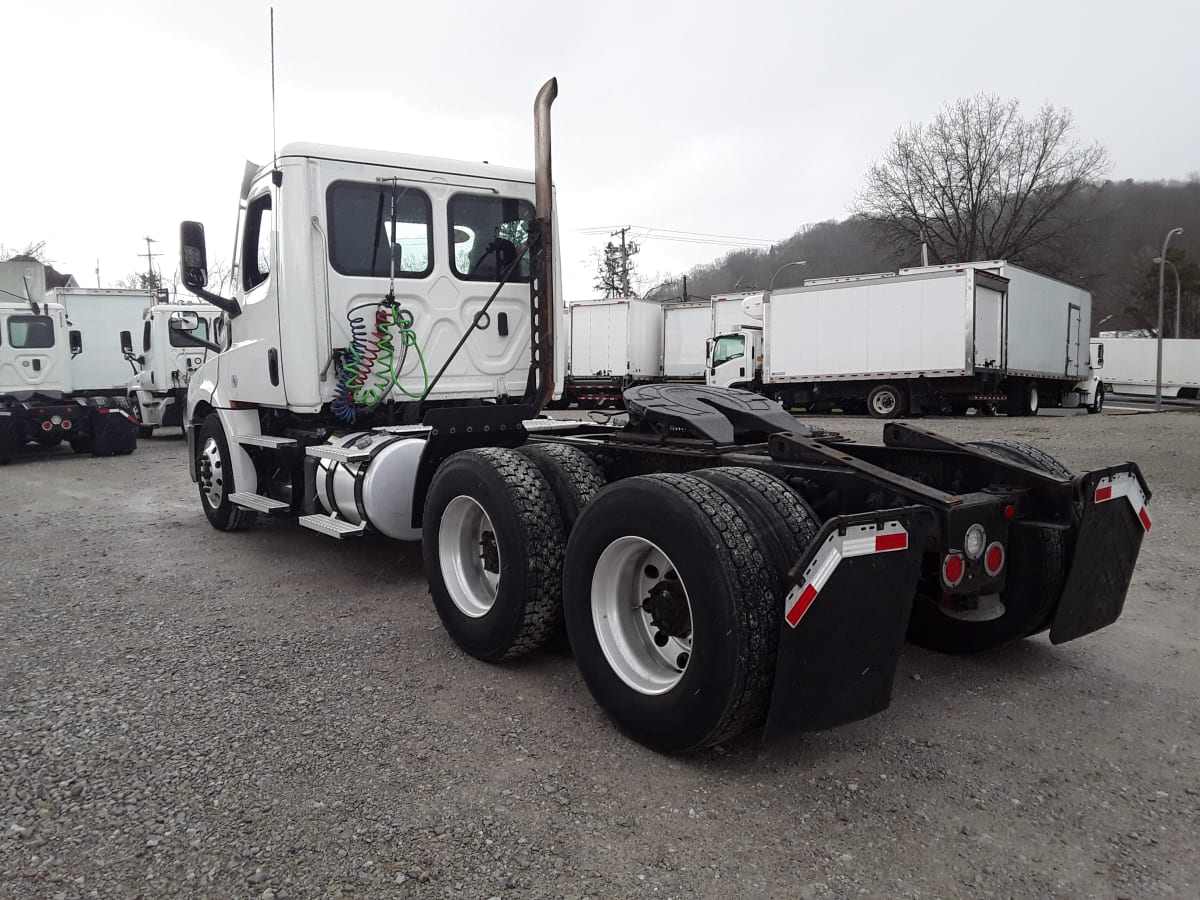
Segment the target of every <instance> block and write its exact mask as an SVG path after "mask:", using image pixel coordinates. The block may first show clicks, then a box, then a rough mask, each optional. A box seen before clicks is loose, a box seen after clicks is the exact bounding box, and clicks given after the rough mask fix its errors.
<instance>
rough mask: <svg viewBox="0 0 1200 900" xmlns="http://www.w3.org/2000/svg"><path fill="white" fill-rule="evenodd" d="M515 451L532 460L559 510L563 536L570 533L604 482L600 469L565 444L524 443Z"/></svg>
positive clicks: (587, 457) (586, 457)
mask: <svg viewBox="0 0 1200 900" xmlns="http://www.w3.org/2000/svg"><path fill="white" fill-rule="evenodd" d="M518 452H520V453H522V454H524V455H525V456H528V457H529V459H530V460H532V461H533V464H534V465H535V466H537V467H538V471H540V472H541V473H542V476H543V477H544V478H545V479H546V481H547V483H548V484H549V485H550V491H551V493H553V494H554V499H555V500H556V501H558V511H559V512H560V513H561V514H562V520H563V529H564V539H565V538H567V537H570V535H571V529H572V528H573V527H574V526H575V520H576V519H578V518H579V513H580V512H582V510H583V508H584V507H585V506H587V505H588V503H589V502H590V501H591V499H592V497H594V496H596V493H597V492H598V491H599V490H600V489H601V488H603V487H604V486H605V485H606V484H608V481H607V479H606V478H605V477H604V473H603V472H601V471H600V467H599V466H597V465H596V464H595V463H594V462H592V460H591V458H590V457H589V456H588V455H587V454H586V453H584V452H583V451H582V450H577V449H576V448H574V447H568V446H567V445H566V444H551V443H545V444H538V443H533V444H525V445H524V446H523V447H520V448H518Z"/></svg>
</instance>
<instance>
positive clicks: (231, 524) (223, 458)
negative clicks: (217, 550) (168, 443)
mask: <svg viewBox="0 0 1200 900" xmlns="http://www.w3.org/2000/svg"><path fill="white" fill-rule="evenodd" d="M197 444H198V445H199V448H200V449H199V451H198V452H197V454H196V476H197V477H196V483H197V484H198V485H199V488H200V505H201V506H202V507H204V515H205V516H207V517H208V523H209V524H210V525H212V527H213V528H215V529H217V530H218V531H244V530H245V529H247V528H249V527H250V526H251V525H253V524H254V521H255V519H256V518H258V514H257V513H255V512H254V511H253V510H249V509H242V508H241V507H240V506H235V505H234V504H233V503H232V502H230V500H229V495H230V494H232V493H233V492H234V491H236V490H238V488H237V487H236V486H235V485H234V482H233V466H232V465H231V464H230V457H229V442H228V441H227V440H226V438H225V429H224V428H223V427H222V426H221V419H220V417H219V416H218V415H217V414H216V413H209V415H208V418H206V419H205V420H204V424H203V425H202V426H200V438H199V440H198V441H197ZM242 489H243V490H248V491H251V492H255V491H257V489H258V486H257V485H246V486H244V487H243V488H242Z"/></svg>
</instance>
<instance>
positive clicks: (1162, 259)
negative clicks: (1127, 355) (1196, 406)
mask: <svg viewBox="0 0 1200 900" xmlns="http://www.w3.org/2000/svg"><path fill="white" fill-rule="evenodd" d="M1177 234H1183V229H1182V228H1172V229H1171V230H1170V231H1168V232H1167V236H1166V237H1165V238H1163V246H1162V253H1160V254H1159V256H1158V365H1157V368H1156V370H1155V376H1154V411H1155V412H1162V342H1163V336H1162V333H1163V280H1164V276H1165V275H1166V265H1165V263H1166V261H1167V244H1169V243H1171V238H1172V236H1174V235H1177Z"/></svg>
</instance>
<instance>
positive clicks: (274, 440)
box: [237, 434, 298, 447]
mask: <svg viewBox="0 0 1200 900" xmlns="http://www.w3.org/2000/svg"><path fill="white" fill-rule="evenodd" d="M237 442H238V443H239V444H242V445H243V446H246V447H296V446H298V444H297V442H296V439H295V438H285V437H276V436H275V435H273V434H248V435H246V436H245V437H240V438H238V439H237Z"/></svg>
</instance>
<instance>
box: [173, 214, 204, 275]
mask: <svg viewBox="0 0 1200 900" xmlns="http://www.w3.org/2000/svg"><path fill="white" fill-rule="evenodd" d="M179 263H180V268H181V269H182V270H183V284H184V287H187V288H189V289H190V288H204V287H207V286H208V250H207V249H206V248H205V244H204V226H203V225H201V224H200V223H199V222H181V223H180V225H179Z"/></svg>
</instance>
